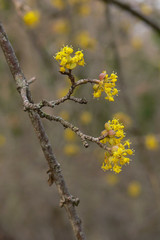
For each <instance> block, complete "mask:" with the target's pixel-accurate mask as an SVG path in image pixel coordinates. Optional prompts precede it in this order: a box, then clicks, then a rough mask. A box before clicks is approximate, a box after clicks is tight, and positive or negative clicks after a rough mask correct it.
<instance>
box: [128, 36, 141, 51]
mask: <svg viewBox="0 0 160 240" xmlns="http://www.w3.org/2000/svg"><path fill="white" fill-rule="evenodd" d="M131 45H132V47H133V48H134V49H136V50H139V49H141V48H142V45H143V43H142V39H141V38H139V37H134V38H132V40H131Z"/></svg>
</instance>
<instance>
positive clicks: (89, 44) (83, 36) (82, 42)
mask: <svg viewBox="0 0 160 240" xmlns="http://www.w3.org/2000/svg"><path fill="white" fill-rule="evenodd" d="M75 42H76V43H77V45H79V46H80V47H82V48H87V49H88V48H90V49H93V48H94V47H95V45H96V40H95V39H94V38H91V36H90V35H89V33H88V32H87V31H81V32H79V33H78V34H77V35H76V36H75Z"/></svg>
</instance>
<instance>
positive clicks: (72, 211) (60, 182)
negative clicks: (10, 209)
mask: <svg viewBox="0 0 160 240" xmlns="http://www.w3.org/2000/svg"><path fill="white" fill-rule="evenodd" d="M0 45H1V48H2V50H3V52H4V55H5V57H6V61H7V63H8V66H9V68H10V70H11V72H12V75H13V78H14V80H15V83H16V85H17V90H18V92H19V93H20V95H21V98H22V101H23V104H24V105H25V103H24V102H25V101H27V103H28V104H32V100H31V93H30V91H29V86H28V83H27V80H26V78H25V76H24V74H23V72H22V70H21V68H20V65H19V62H18V59H17V57H16V55H15V52H14V50H13V48H12V46H11V44H10V42H9V40H8V37H7V35H6V33H5V31H4V29H3V26H2V24H1V23H0ZM28 114H29V117H30V120H31V122H32V125H33V128H34V131H35V132H36V135H37V137H38V139H39V142H40V145H41V148H42V151H43V153H44V156H45V158H46V160H47V162H48V166H49V171H48V173H49V185H51V184H52V183H53V181H54V182H55V184H56V186H57V189H58V192H59V195H60V199H61V206H63V205H64V208H65V210H66V212H67V215H68V218H69V220H70V223H71V225H72V228H73V231H74V234H75V237H76V239H77V240H85V235H84V233H83V230H82V223H81V220H80V218H79V216H78V215H77V212H76V208H75V206H76V205H77V204H78V202H79V201H78V200H77V198H73V196H72V195H71V194H70V193H69V191H68V188H67V186H66V183H65V180H64V178H63V175H62V173H61V168H60V164H59V163H58V162H57V160H56V158H55V156H54V153H53V151H52V147H51V144H50V142H49V139H48V136H47V134H46V132H45V129H44V126H43V124H42V122H41V119H40V117H39V115H38V113H37V112H35V111H33V110H28ZM62 202H63V204H62Z"/></svg>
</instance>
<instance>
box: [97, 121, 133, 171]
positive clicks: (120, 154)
mask: <svg viewBox="0 0 160 240" xmlns="http://www.w3.org/2000/svg"><path fill="white" fill-rule="evenodd" d="M123 128H124V126H123V124H121V123H119V120H118V119H116V118H114V119H113V120H112V121H108V122H107V123H105V130H104V131H103V132H102V133H101V135H102V136H105V135H106V137H105V138H104V139H103V140H101V142H102V143H103V144H106V143H108V145H109V148H110V151H108V152H105V159H104V162H103V164H102V169H103V170H104V171H106V170H111V171H114V172H115V173H119V172H121V171H122V166H123V165H126V164H129V162H130V158H129V157H128V156H127V155H133V150H132V149H130V141H129V140H123V138H124V137H125V133H124V131H123Z"/></svg>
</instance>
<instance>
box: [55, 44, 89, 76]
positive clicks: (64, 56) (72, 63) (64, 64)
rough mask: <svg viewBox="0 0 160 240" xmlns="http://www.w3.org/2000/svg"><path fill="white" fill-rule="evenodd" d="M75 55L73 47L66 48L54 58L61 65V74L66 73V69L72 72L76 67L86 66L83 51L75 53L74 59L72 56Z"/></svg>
mask: <svg viewBox="0 0 160 240" xmlns="http://www.w3.org/2000/svg"><path fill="white" fill-rule="evenodd" d="M72 53H73V48H72V46H70V47H69V46H68V45H67V46H65V47H63V48H61V50H60V51H59V52H58V53H56V56H55V57H54V58H55V59H56V60H57V61H58V62H59V64H60V72H65V70H66V69H69V70H72V69H74V68H75V67H76V66H78V65H79V66H84V64H85V62H84V55H83V53H82V51H80V50H78V51H76V52H75V53H74V56H73V57H72V56H71V54H72Z"/></svg>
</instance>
